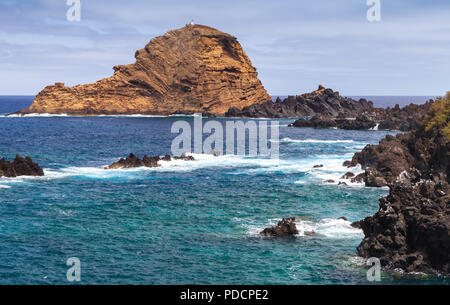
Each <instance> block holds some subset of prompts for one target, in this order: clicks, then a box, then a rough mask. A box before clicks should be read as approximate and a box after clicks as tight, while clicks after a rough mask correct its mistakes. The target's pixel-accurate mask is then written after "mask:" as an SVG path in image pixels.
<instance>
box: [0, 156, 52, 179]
mask: <svg viewBox="0 0 450 305" xmlns="http://www.w3.org/2000/svg"><path fill="white" fill-rule="evenodd" d="M18 176H44V171H43V170H42V168H40V166H39V164H37V163H34V162H33V160H32V159H31V158H30V157H29V156H27V157H25V158H23V157H21V156H19V155H17V156H16V158H15V159H14V161H13V162H9V161H8V160H6V159H5V158H2V159H1V160H0V177H8V178H14V177H18Z"/></svg>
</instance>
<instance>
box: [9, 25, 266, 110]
mask: <svg viewBox="0 0 450 305" xmlns="http://www.w3.org/2000/svg"><path fill="white" fill-rule="evenodd" d="M135 58H136V62H135V63H134V64H129V65H118V66H115V67H114V75H113V76H111V77H109V78H105V79H102V80H99V81H97V82H96V83H92V84H86V85H77V86H74V87H67V86H65V85H64V83H61V82H58V83H55V84H54V85H51V86H48V87H46V88H45V89H43V90H42V91H41V92H40V93H39V94H38V95H37V96H36V98H35V99H34V101H33V104H32V105H31V106H30V107H29V108H27V109H24V110H22V111H19V112H17V114H30V113H51V114H61V113H65V114H69V115H98V114H111V115H119V114H155V115H170V114H193V113H208V114H210V115H222V114H224V113H225V112H226V111H227V110H228V109H229V108H230V107H236V108H237V109H242V108H243V107H245V106H249V105H253V104H258V103H264V102H266V101H268V100H270V99H271V98H270V96H269V95H268V94H267V92H266V90H265V89H264V87H263V85H262V84H261V81H260V80H259V79H258V73H257V72H256V69H255V68H254V67H253V65H252V63H251V61H250V59H249V58H248V57H247V55H246V54H245V52H244V50H243V49H242V47H241V45H240V44H239V42H238V41H237V39H236V37H233V36H231V35H229V34H226V33H223V32H221V31H219V30H216V29H213V28H210V27H207V26H203V25H190V24H189V25H186V26H185V27H183V28H181V29H177V30H173V31H169V32H167V33H166V34H164V35H162V36H159V37H156V38H154V39H152V40H151V41H150V42H149V43H148V44H147V45H146V46H145V47H144V48H143V49H141V50H138V51H136V54H135Z"/></svg>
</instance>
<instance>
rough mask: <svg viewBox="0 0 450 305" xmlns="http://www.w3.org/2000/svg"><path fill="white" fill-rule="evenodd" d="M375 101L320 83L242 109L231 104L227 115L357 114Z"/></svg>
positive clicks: (254, 116)
mask: <svg viewBox="0 0 450 305" xmlns="http://www.w3.org/2000/svg"><path fill="white" fill-rule="evenodd" d="M372 110H373V103H372V102H368V101H367V100H365V99H360V100H359V101H355V100H353V99H351V98H346V97H342V96H340V95H339V92H337V91H336V92H335V91H333V90H332V89H325V88H324V87H323V86H321V85H320V86H319V88H318V89H317V90H316V91H313V92H311V93H305V94H302V95H298V96H289V97H288V98H286V99H285V100H283V101H281V99H280V98H278V99H277V101H276V102H272V101H268V102H266V103H263V104H257V105H251V106H248V107H244V109H242V110H239V109H237V108H231V109H230V110H229V111H228V112H227V113H226V114H225V115H226V116H228V117H248V118H258V117H265V118H287V117H301V116H314V115H316V114H320V115H322V116H327V117H337V116H338V115H342V116H344V117H356V116H357V115H359V114H362V113H364V112H368V111H372Z"/></svg>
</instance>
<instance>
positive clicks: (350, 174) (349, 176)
mask: <svg viewBox="0 0 450 305" xmlns="http://www.w3.org/2000/svg"><path fill="white" fill-rule="evenodd" d="M353 177H355V174H354V173H352V172H347V173H345V174H344V175H342V177H341V179H351V178H353Z"/></svg>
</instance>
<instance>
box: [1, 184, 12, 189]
mask: <svg viewBox="0 0 450 305" xmlns="http://www.w3.org/2000/svg"><path fill="white" fill-rule="evenodd" d="M9 188H11V186H9V185H3V184H0V189H9Z"/></svg>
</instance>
